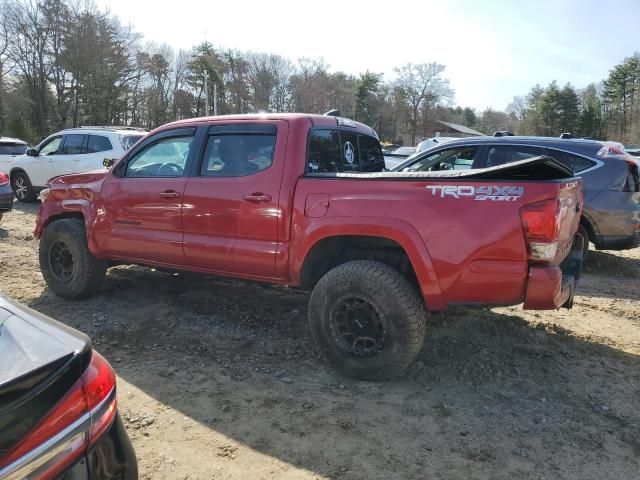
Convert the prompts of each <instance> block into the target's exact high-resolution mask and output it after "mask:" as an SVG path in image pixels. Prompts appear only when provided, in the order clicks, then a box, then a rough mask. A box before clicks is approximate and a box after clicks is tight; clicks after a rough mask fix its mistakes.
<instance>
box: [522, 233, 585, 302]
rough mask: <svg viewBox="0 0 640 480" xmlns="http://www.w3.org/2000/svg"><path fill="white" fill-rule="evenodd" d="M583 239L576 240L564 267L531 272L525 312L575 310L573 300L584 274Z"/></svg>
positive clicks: (556, 266) (542, 267)
mask: <svg viewBox="0 0 640 480" xmlns="http://www.w3.org/2000/svg"><path fill="white" fill-rule="evenodd" d="M583 249H584V239H583V238H582V236H581V235H577V234H576V236H575V239H574V241H573V246H572V248H571V252H570V253H569V255H568V256H567V258H565V259H564V261H563V262H562V264H560V265H559V266H558V265H549V266H539V267H538V266H533V267H530V268H529V277H528V279H527V290H526V292H525V297H524V309H525V310H556V309H558V308H560V307H565V308H571V307H573V296H574V295H575V290H576V287H577V286H578V281H579V279H580V272H581V271H582V257H583V255H582V252H583Z"/></svg>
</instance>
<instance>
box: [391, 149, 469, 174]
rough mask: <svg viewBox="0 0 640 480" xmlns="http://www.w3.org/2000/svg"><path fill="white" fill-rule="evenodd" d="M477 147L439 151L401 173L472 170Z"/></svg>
mask: <svg viewBox="0 0 640 480" xmlns="http://www.w3.org/2000/svg"><path fill="white" fill-rule="evenodd" d="M477 153H478V147H458V148H448V149H446V150H440V151H439V152H435V153H432V154H431V155H427V156H426V157H423V158H421V159H420V160H418V161H417V162H415V163H413V164H411V165H409V166H407V167H405V168H403V169H402V171H403V172H436V171H440V170H469V169H470V168H473V165H474V161H475V159H476V155H477Z"/></svg>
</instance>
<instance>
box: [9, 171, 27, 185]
mask: <svg viewBox="0 0 640 480" xmlns="http://www.w3.org/2000/svg"><path fill="white" fill-rule="evenodd" d="M16 173H24V174H25V175H27V178H29V175H28V174H27V172H25V171H24V170H23V169H22V168H14V169H12V170H11V171H10V172H9V180H10V181H11V182H13V177H15V175H16Z"/></svg>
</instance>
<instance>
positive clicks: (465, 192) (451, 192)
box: [426, 185, 524, 202]
mask: <svg viewBox="0 0 640 480" xmlns="http://www.w3.org/2000/svg"><path fill="white" fill-rule="evenodd" d="M426 188H427V190H431V194H432V195H434V196H437V197H440V198H446V197H452V198H458V199H460V198H463V197H473V199H474V200H481V201H483V200H489V201H492V202H515V201H517V200H519V199H520V198H521V197H522V195H524V187H516V186H512V185H505V186H502V185H500V186H498V185H488V186H482V187H474V186H471V185H427V186H426Z"/></svg>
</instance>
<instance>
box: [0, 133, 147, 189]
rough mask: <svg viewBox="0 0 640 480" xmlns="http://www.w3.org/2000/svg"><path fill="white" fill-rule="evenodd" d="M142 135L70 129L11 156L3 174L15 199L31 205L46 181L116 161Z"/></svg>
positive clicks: (143, 134)
mask: <svg viewBox="0 0 640 480" xmlns="http://www.w3.org/2000/svg"><path fill="white" fill-rule="evenodd" d="M146 133H147V131H146V130H141V129H137V128H131V127H81V128H70V129H67V130H63V131H61V132H58V133H55V134H53V135H50V136H48V137H47V138H45V139H44V140H43V141H42V142H40V144H39V145H38V146H36V147H35V148H30V149H28V150H27V152H26V154H25V155H21V156H19V157H14V158H13V160H12V162H11V165H10V168H9V172H5V173H9V176H10V178H11V187H12V188H13V192H14V193H15V195H16V198H17V199H18V200H20V201H21V202H33V201H35V200H36V198H37V195H38V192H39V191H40V190H42V189H43V188H44V187H45V185H46V184H47V181H48V180H49V179H51V178H53V177H57V176H60V175H67V174H69V173H82V172H88V171H91V170H96V169H98V168H102V167H103V165H104V161H105V160H106V159H118V158H120V157H121V156H122V155H124V153H125V152H126V151H127V150H129V149H130V148H131V147H132V146H133V145H134V144H135V143H136V142H137V141H138V140H140V139H141V138H142V137H143V136H145V135H146Z"/></svg>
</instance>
